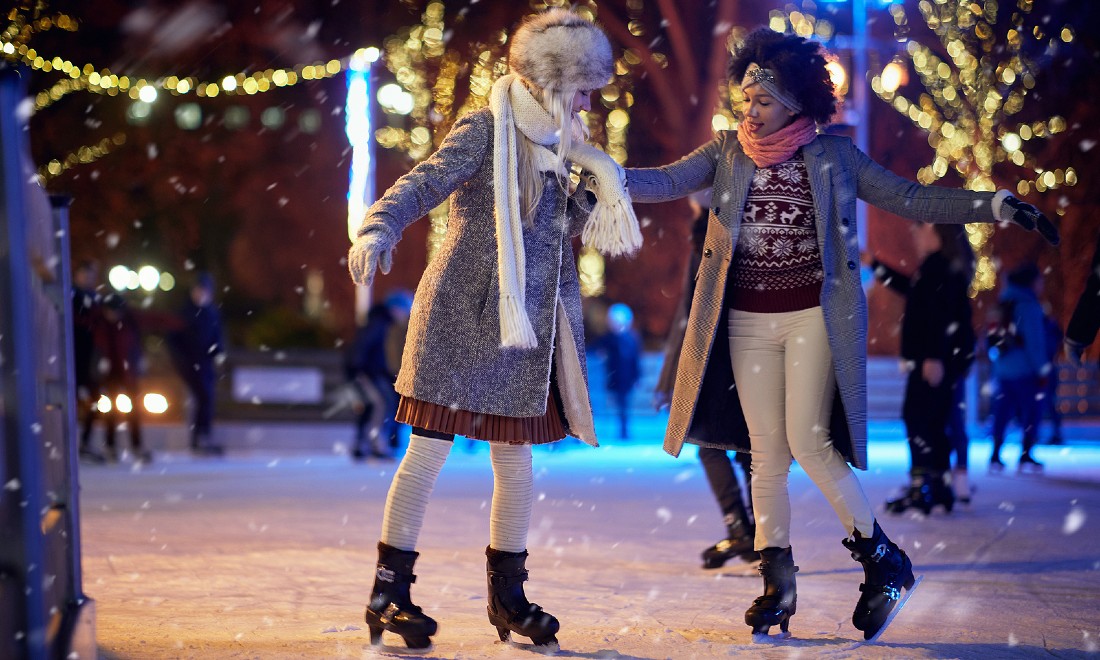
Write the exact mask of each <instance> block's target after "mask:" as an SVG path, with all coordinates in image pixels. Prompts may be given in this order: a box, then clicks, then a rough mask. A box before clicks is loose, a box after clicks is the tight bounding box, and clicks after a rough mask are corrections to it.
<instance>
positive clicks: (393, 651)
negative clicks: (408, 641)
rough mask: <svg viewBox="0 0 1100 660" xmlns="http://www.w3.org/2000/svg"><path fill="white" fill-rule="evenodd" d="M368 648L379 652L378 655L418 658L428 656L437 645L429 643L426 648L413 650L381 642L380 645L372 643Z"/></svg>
mask: <svg viewBox="0 0 1100 660" xmlns="http://www.w3.org/2000/svg"><path fill="white" fill-rule="evenodd" d="M368 648H371V649H373V650H374V651H377V652H378V653H385V654H386V655H401V656H411V657H414V658H415V657H416V656H420V655H427V654H429V653H431V652H432V651H434V650H435V644H431V643H429V644H428V645H427V646H425V647H424V648H417V649H411V648H409V647H407V646H391V645H389V644H386V643H385V642H382V641H379V642H378V643H374V642H372V643H371V644H370V646H369V647H368Z"/></svg>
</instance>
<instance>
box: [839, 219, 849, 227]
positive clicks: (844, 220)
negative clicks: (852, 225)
mask: <svg viewBox="0 0 1100 660" xmlns="http://www.w3.org/2000/svg"><path fill="white" fill-rule="evenodd" d="M840 224H842V225H844V226H845V227H847V226H848V218H841V219H840Z"/></svg>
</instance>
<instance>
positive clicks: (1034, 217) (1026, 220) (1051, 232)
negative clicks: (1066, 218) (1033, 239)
mask: <svg viewBox="0 0 1100 660" xmlns="http://www.w3.org/2000/svg"><path fill="white" fill-rule="evenodd" d="M998 215H999V216H1000V218H1001V220H1003V221H1005V222H1013V223H1015V224H1018V225H1020V226H1021V227H1023V228H1024V229H1026V230H1028V231H1037V232H1039V234H1041V235H1042V237H1043V238H1045V239H1046V241H1047V243H1050V244H1051V245H1058V243H1059V242H1061V238H1059V236H1058V228H1057V227H1055V226H1054V223H1053V222H1051V221H1050V220H1049V219H1048V218H1047V217H1046V216H1045V215H1043V212H1042V211H1040V210H1039V209H1038V208H1036V207H1034V206H1032V205H1031V204H1028V203H1027V202H1025V201H1022V200H1019V199H1016V198H1015V197H1013V196H1012V195H1009V196H1007V197H1005V198H1004V200H1002V202H1001V211H1000V213H999V214H998Z"/></svg>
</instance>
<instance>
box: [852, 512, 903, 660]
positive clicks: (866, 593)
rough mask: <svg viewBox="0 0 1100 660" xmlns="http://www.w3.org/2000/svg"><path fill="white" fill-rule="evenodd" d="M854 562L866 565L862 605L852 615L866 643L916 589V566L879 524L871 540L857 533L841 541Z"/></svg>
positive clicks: (861, 589) (861, 590)
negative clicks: (900, 603)
mask: <svg viewBox="0 0 1100 660" xmlns="http://www.w3.org/2000/svg"><path fill="white" fill-rule="evenodd" d="M841 543H843V544H844V547H846V548H848V550H850V551H851V553H852V559H855V560H856V561H858V562H859V563H860V564H862V565H863V579H864V581H863V584H861V585H859V591H860V596H859V602H858V603H856V609H855V611H854V612H853V613H852V625H854V626H855V627H856V628H857V629H859V630H862V631H863V639H867V640H869V639H872V638H877V637H876V635H878V633H879V632H880V631H881V630H882V629H883V628H884V627H885V625H886V624H887V623H888V622H889V620H891V619H892V617H890V613H891V611H892V610H893V609H894V606H895V605H897V603H898V599H899V598H901V596H902V591H901V590H902V589H903V588H904V589H905V590H906V592H907V593H906V598H908V592H911V591H912V589H913V588H914V587H915V586H916V582H917V580H916V578H915V577H914V576H913V564H912V562H910V561H909V557H908V556H906V554H905V552H904V551H903V550H901V549H899V548H898V546H896V545H894V543H893V542H892V541H891V540H890V539H888V538H886V534H885V533H883V531H882V528H881V527H879V525H878V522H877V521H876V522H875V529H874V533H873V534H872V535H871V537H870V538H866V537H864V536H862V535H861V534H860V533H859V531H858V530H857V531H856V532H854V533H853V534H852V536H851V538H847V539H844V540H843V541H841Z"/></svg>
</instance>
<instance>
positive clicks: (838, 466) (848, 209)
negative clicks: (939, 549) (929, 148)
mask: <svg viewBox="0 0 1100 660" xmlns="http://www.w3.org/2000/svg"><path fill="white" fill-rule="evenodd" d="M732 51H733V52H732V54H733V61H732V63H731V64H730V67H729V81H730V85H731V86H734V85H736V86H737V91H739V92H740V95H741V96H742V97H743V101H742V103H741V112H742V113H743V115H744V117H743V120H742V121H741V124H740V126H739V130H737V131H725V132H721V133H719V135H718V136H717V137H716V138H715V139H714V140H712V141H711V142H709V143H708V144H705V145H703V146H702V147H700V148H699V149H697V150H695V151H694V152H692V153H691V154H689V155H688V156H686V157H684V158H683V159H681V160H680V161H678V162H676V163H673V164H671V165H667V166H664V167H658V168H648V169H628V170H627V181H628V185H629V189H630V192H631V196H632V197H633V199H634V201H635V202H659V201H667V200H671V199H676V198H679V197H683V196H685V195H688V194H690V193H692V192H694V191H696V190H700V189H703V188H707V187H710V186H713V188H714V191H713V197H712V199H713V201H712V204H711V209H710V220H709V225H708V228H707V235H706V239H705V243H704V247H703V259H702V264H701V265H700V267H699V271H698V273H697V275H696V282H697V283H696V288H695V293H694V297H693V300H692V306H691V312H690V315H689V319H688V327H687V331H686V336H685V339H684V346H683V351H682V353H681V357H680V361H679V365H678V367H677V376H676V385H675V389H674V391H673V398H672V405H671V412H670V417H669V424H668V430H667V432H666V436H665V450H666V451H668V452H669V453H671V454H673V455H677V454H679V452H680V450H681V448H682V447H683V444H684V442H691V443H694V444H697V445H700V446H703V447H715V448H721V449H734V450H742V451H745V450H749V451H751V453H752V503H753V509H754V512H755V514H756V519H757V525H756V538H755V548H756V549H757V550H759V551H760V554H761V563H760V572H761V574H762V575H763V576H764V594H763V595H762V596H760V597H759V598H757V599H756V600H755V601H754V602H753V604H752V606H751V607H750V608H749V609H748V611H747V612H745V622H746V623H747V624H748V625H750V626H751V627H752V629H753V633H754V638H758V635H767V633H768V631H769V629H770V627H771V626H773V625H778V626H779V627H780V629H781V630H782V632H783V633H784V635H786V634H788V632H787V631H788V626H789V623H790V617H791V616H792V615H793V614H794V613H795V606H796V602H797V599H796V596H795V579H794V574H795V572H796V571H797V570H798V569H797V567H796V566H795V565H794V559H793V555H792V552H791V541H790V539H791V505H790V495H789V493H788V474H789V472H790V466H791V460H792V459H794V460H797V461H798V463H799V465H801V466H802V468H803V469H804V470H805V471H806V474H807V475H809V477H810V478H811V479H812V480H813V482H814V483H815V484H816V485H817V487H818V488H820V489H821V491H822V493H823V494H824V495H825V497H826V498H827V499H828V500H829V503H830V504H831V505H832V506H833V509H834V510H835V511H836V513H837V516H839V518H840V521H841V523H842V525H843V526H844V528H845V531H846V532H847V534H848V536H847V538H845V539H844V540H843V541H842V543H843V545H844V547H846V548H847V549H848V550H849V551H850V552H851V554H852V557H853V558H854V559H855V560H856V561H858V562H860V564H862V566H863V569H864V576H865V578H864V583H863V584H862V585H860V592H861V593H860V597H859V602H858V603H857V604H856V608H855V612H854V614H853V616H852V623H853V624H854V625H855V627H856V628H858V629H859V630H861V631H863V634H864V637H865V638H867V639H870V638H872V637H873V636H875V635H876V633H878V632H879V631H880V630H881V629H882V627H883V626H884V624H885V623H886V621H887V617H888V616H889V615H890V613H891V611H892V610H893V609H894V607H895V605H896V604H897V602H898V599H899V598H900V597H901V594H902V590H903V589H904V590H906V591H908V590H910V589H912V588H913V586H914V584H915V577H914V574H913V567H912V564H911V562H910V560H909V558H908V557H907V556H906V555H905V553H904V552H903V551H902V550H901V549H899V548H898V546H897V545H895V544H894V543H893V542H892V541H891V540H890V539H889V538H887V536H886V534H885V533H884V532H883V530H882V528H881V527H880V526H879V524H878V522H877V521H876V520H875V514H874V510H873V509H872V508H871V504H870V502H868V500H867V497H866V495H864V492H863V489H862V487H861V486H860V483H859V480H858V479H857V478H856V475H855V472H853V470H852V469H851V467H849V464H851V466H853V467H856V468H859V469H866V468H867V451H866V440H867V385H866V379H867V377H866V359H867V358H866V347H867V302H866V299H865V297H864V293H863V288H862V286H861V283H860V274H859V261H860V258H859V242H858V239H857V232H856V226H855V217H856V214H855V211H856V198H857V197H858V198H861V199H863V200H865V201H867V202H869V203H871V204H874V205H875V206H877V207H879V208H882V209H884V210H886V211H890V212H892V213H896V214H897V215H900V216H902V217H905V218H909V219H911V220H921V221H924V222H933V223H954V224H961V223H969V222H996V221H1008V222H1015V223H1016V224H1019V225H1022V226H1023V227H1025V228H1027V229H1035V228H1038V229H1039V230H1040V231H1041V232H1042V233H1043V235H1044V236H1045V237H1046V238H1047V239H1048V240H1050V241H1051V242H1056V241H1057V240H1058V237H1057V231H1056V230H1055V229H1054V226H1053V225H1052V224H1051V223H1050V222H1049V221H1048V220H1047V219H1046V218H1045V217H1043V216H1042V214H1041V213H1039V211H1038V210H1037V209H1036V208H1035V207H1033V206H1031V205H1029V204H1025V203H1023V202H1020V201H1019V200H1016V199H1015V198H1013V197H1012V196H1011V195H1009V193H1008V192H1007V191H1001V192H999V193H996V194H994V193H992V192H975V191H969V190H953V189H947V188H938V187H929V186H921V185H918V184H916V183H913V182H911V181H908V180H905V179H903V178H901V177H899V176H896V175H894V174H892V173H890V172H888V171H887V170H885V169H883V168H882V167H881V166H879V165H878V164H877V163H875V162H874V161H873V160H871V159H870V158H869V157H868V156H867V155H866V154H864V153H863V152H862V151H860V150H859V149H858V148H856V147H855V145H853V144H852V141H851V140H850V139H848V138H845V137H838V136H829V135H820V134H818V130H817V129H818V126H820V125H824V124H826V123H828V122H829V120H830V118H831V116H832V115H833V114H834V112H835V110H836V101H835V97H834V90H833V84H832V82H831V81H830V79H829V75H828V73H827V71H826V69H825V57H824V55H823V54H822V51H821V49H820V47H819V45H818V44H816V43H814V42H812V41H808V40H806V39H803V38H801V37H798V36H794V35H784V34H780V33H777V32H773V31H771V30H768V29H763V28H762V29H758V30H756V31H753V32H751V33H750V34H749V35H747V37H746V38H745V39H744V41H742V42H741V43H739V44H736V46H735V47H734V48H733V49H732ZM734 96H735V97H736V96H737V95H736V94H735V95H734ZM745 437H747V438H748V439H749V446H748V447H745V446H743V445H744V441H743V440H741V438H745Z"/></svg>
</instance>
